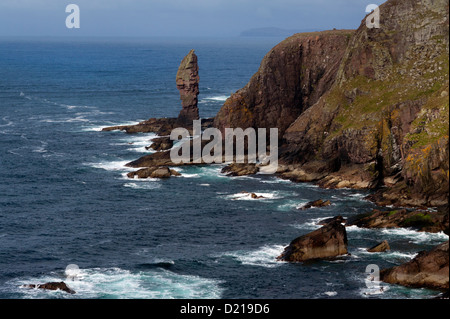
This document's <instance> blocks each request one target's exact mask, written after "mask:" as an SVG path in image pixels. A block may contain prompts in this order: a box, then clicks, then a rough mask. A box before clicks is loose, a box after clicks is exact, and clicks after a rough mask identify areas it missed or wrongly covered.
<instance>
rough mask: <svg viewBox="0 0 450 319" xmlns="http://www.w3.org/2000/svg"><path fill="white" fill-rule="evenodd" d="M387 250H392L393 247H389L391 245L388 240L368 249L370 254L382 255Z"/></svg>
mask: <svg viewBox="0 0 450 319" xmlns="http://www.w3.org/2000/svg"><path fill="white" fill-rule="evenodd" d="M387 250H391V247H390V246H389V243H388V241H387V240H385V241H383V242H382V243H380V244H378V245H376V246H374V247H372V248H369V249H367V251H368V252H369V253H381V252H385V251H387Z"/></svg>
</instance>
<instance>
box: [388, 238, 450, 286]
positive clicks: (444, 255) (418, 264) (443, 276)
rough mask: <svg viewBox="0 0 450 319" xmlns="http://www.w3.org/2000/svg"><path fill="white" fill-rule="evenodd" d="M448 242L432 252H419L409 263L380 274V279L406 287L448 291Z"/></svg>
mask: <svg viewBox="0 0 450 319" xmlns="http://www.w3.org/2000/svg"><path fill="white" fill-rule="evenodd" d="M448 244H449V242H446V243H443V244H441V245H439V246H437V247H436V248H434V249H433V250H431V251H429V252H426V251H422V252H420V253H419V254H418V255H417V256H416V257H415V258H414V259H412V260H411V261H409V262H407V263H405V264H403V265H400V266H397V267H393V268H389V269H383V270H382V271H381V272H380V279H381V280H382V281H384V282H387V283H391V284H398V285H402V286H407V287H417V288H432V289H448V288H449V286H448V281H449V268H448V265H449V264H448V261H449V251H448Z"/></svg>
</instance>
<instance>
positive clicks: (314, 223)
mask: <svg viewBox="0 0 450 319" xmlns="http://www.w3.org/2000/svg"><path fill="white" fill-rule="evenodd" d="M333 217H335V216H329V217H319V218H313V219H310V220H308V221H307V222H304V223H303V224H294V225H291V226H292V227H295V228H297V229H306V230H316V229H319V228H321V227H322V225H318V223H319V222H320V221H322V220H324V219H328V218H333Z"/></svg>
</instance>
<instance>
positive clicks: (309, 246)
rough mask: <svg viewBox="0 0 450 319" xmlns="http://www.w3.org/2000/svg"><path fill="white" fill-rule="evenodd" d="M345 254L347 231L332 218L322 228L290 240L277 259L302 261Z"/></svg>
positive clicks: (346, 252)
mask: <svg viewBox="0 0 450 319" xmlns="http://www.w3.org/2000/svg"><path fill="white" fill-rule="evenodd" d="M346 254H348V251H347V232H346V230H345V227H344V226H343V225H342V224H341V222H340V221H339V220H334V221H332V222H331V223H329V224H327V225H325V226H323V227H322V228H320V229H318V230H315V231H313V232H311V233H309V234H306V235H303V236H301V237H299V238H297V239H295V240H294V241H292V242H291V244H290V245H289V246H288V247H286V248H285V250H284V252H283V253H282V254H281V255H280V256H279V257H278V260H283V261H289V262H303V261H307V260H311V259H327V258H334V257H337V256H341V255H346Z"/></svg>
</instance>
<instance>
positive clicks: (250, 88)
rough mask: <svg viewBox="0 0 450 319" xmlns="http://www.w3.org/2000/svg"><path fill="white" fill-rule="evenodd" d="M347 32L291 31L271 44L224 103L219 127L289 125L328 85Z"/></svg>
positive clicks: (347, 39)
mask: <svg viewBox="0 0 450 319" xmlns="http://www.w3.org/2000/svg"><path fill="white" fill-rule="evenodd" d="M352 34H353V31H347V30H344V31H326V32H316V33H304V34H296V35H294V36H292V37H290V38H288V39H286V40H284V41H283V42H281V43H280V44H279V45H277V46H276V47H274V48H273V49H272V50H271V51H270V52H269V53H268V54H267V55H266V56H265V57H264V59H263V60H262V63H261V66H260V68H259V70H258V72H257V73H256V74H255V75H254V76H253V77H252V78H251V80H250V82H249V83H248V84H247V85H246V86H245V87H244V88H242V89H241V90H239V91H237V92H236V93H235V94H233V95H232V96H231V97H230V98H229V99H228V100H227V101H226V102H225V104H224V106H223V107H222V109H221V110H220V111H219V113H218V114H217V116H216V117H215V120H214V126H215V127H217V128H220V129H221V130H222V131H223V130H224V128H227V127H231V128H236V127H240V128H243V129H245V128H248V127H254V128H274V127H277V128H279V130H280V131H279V136H282V134H283V133H284V131H285V130H286V129H287V128H288V127H289V125H290V124H291V123H292V122H293V121H294V120H295V119H296V118H297V117H298V116H299V115H300V114H301V113H302V112H303V111H304V110H306V109H307V108H309V107H310V106H311V105H313V104H314V103H315V102H316V101H317V100H318V99H319V97H320V96H321V95H323V94H324V93H325V92H326V91H327V90H328V89H329V88H330V87H331V85H332V84H333V82H334V80H335V77H336V73H337V71H338V67H339V65H340V62H341V59H342V57H343V54H344V52H345V49H346V47H347V43H348V41H349V39H350V37H351V35H352Z"/></svg>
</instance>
